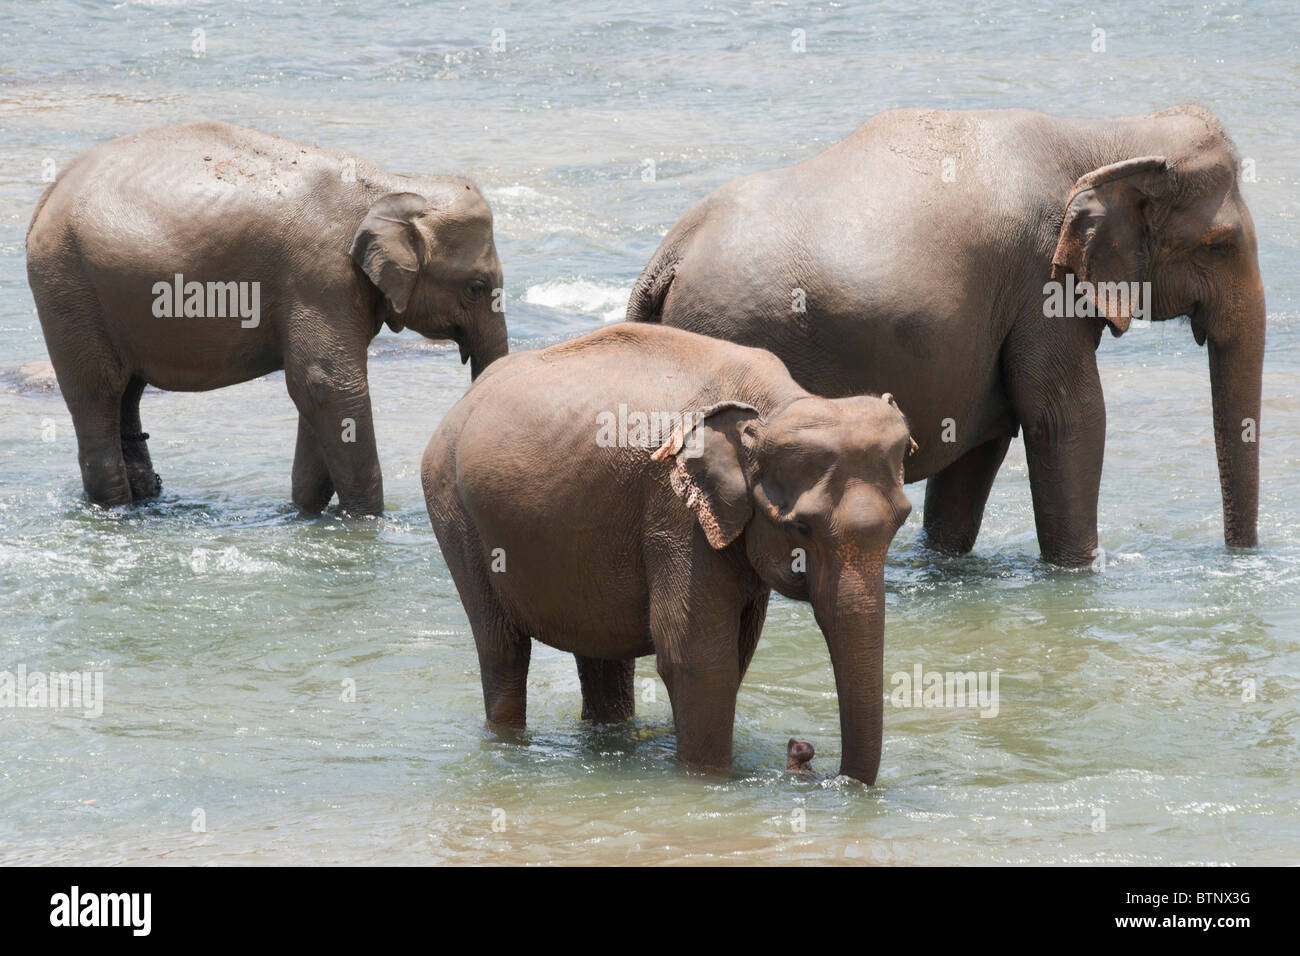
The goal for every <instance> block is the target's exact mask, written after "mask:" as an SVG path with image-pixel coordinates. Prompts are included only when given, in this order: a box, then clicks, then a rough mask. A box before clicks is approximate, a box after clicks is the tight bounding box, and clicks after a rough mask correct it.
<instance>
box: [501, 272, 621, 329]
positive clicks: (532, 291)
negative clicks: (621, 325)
mask: <svg viewBox="0 0 1300 956" xmlns="http://www.w3.org/2000/svg"><path fill="white" fill-rule="evenodd" d="M631 294H632V288H631V287H630V286H621V285H610V284H606V283H603V282H591V281H590V280H587V279H556V280H553V281H551V282H543V283H541V284H539V285H530V286H529V287H528V290H527V291H526V292H525V293H524V301H525V302H527V303H529V304H530V305H543V306H546V307H547V308H549V309H557V310H559V311H567V312H585V313H587V314H589V315H599V316H600V317H601V318H602V319H604V320H605V321H606V322H617V321H619V320H620V319H622V318H623V316H624V315H626V314H627V300H628V297H629V296H630V295H631Z"/></svg>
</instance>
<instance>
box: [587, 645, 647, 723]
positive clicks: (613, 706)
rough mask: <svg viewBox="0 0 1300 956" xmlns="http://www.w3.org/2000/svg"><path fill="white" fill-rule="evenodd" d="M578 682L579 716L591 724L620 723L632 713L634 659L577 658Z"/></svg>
mask: <svg viewBox="0 0 1300 956" xmlns="http://www.w3.org/2000/svg"><path fill="white" fill-rule="evenodd" d="M577 660H578V681H579V683H581V684H582V719H583V720H589V721H591V722H592V723H594V724H620V723H623V722H624V721H628V720H631V719H632V717H633V716H634V714H635V712H636V703H635V699H634V698H635V695H634V690H633V677H634V675H635V673H636V661H632V660H627V661H605V660H600V659H598V658H594V657H578V658H577Z"/></svg>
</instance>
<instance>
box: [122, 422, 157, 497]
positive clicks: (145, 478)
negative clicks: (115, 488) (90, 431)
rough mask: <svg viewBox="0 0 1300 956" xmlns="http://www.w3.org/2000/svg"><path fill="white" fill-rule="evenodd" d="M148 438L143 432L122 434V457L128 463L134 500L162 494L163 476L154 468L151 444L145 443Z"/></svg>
mask: <svg viewBox="0 0 1300 956" xmlns="http://www.w3.org/2000/svg"><path fill="white" fill-rule="evenodd" d="M148 438H149V436H148V435H147V434H145V433H143V432H141V433H140V434H138V435H123V436H122V459H123V461H124V462H125V463H126V478H127V482H128V484H130V486H131V500H132V501H147V500H148V499H150V498H157V497H158V496H159V495H160V494H162V478H161V477H160V476H159V475H158V472H156V471H154V470H153V462H152V460H151V459H150V457H149V446H148V445H146V444H145V442H146V441H147V440H148Z"/></svg>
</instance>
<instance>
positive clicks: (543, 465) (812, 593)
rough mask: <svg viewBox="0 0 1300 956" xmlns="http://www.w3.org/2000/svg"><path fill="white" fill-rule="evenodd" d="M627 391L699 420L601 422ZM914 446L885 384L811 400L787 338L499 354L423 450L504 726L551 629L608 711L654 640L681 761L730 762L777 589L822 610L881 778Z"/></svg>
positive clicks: (647, 408) (628, 697) (550, 639)
mask: <svg viewBox="0 0 1300 956" xmlns="http://www.w3.org/2000/svg"><path fill="white" fill-rule="evenodd" d="M620 405H624V406H626V410H627V414H628V416H629V419H631V415H632V414H633V413H635V412H638V411H643V412H651V411H662V412H666V413H671V414H676V415H681V414H682V413H689V416H688V421H687V422H686V427H677V428H673V429H669V428H661V429H659V431H660V434H658V435H646V434H642V433H638V432H637V431H636V430H635V428H631V429H629V434H628V441H627V442H625V443H624V445H623V447H609V445H610V444H611V443H612V442H611V441H610V440H608V439H606V440H605V441H603V442H602V439H601V433H600V427H601V419H600V416H602V414H606V415H615V414H617V412H618V409H619V406H620ZM663 432H671V433H670V434H663ZM910 446H911V440H910V438H909V435H908V429H907V423H906V421H905V420H904V418H903V416H902V414H901V413H900V412H899V411H898V409H897V407H896V406H894V405H893V404H892V403H891V401H890V400H888V399H887V398H884V399H882V398H876V397H868V396H859V397H852V398H843V399H836V400H830V399H825V398H820V397H817V396H813V395H810V394H809V393H808V392H806V391H804V390H803V389H802V388H800V387H799V386H798V385H796V384H795V382H794V381H793V380H792V379H791V378H790V375H789V373H788V372H787V371H786V370H785V367H784V366H783V365H782V364H781V363H780V361H779V360H777V359H776V358H775V357H774V356H772V355H771V354H770V353H767V352H763V351H760V350H755V349H746V348H741V347H739V346H736V345H733V344H731V343H728V342H722V341H719V340H716V339H708V338H704V337H701V336H697V335H692V334H690V333H687V332H681V331H678V330H675V329H665V328H661V327H657V326H648V325H647V326H637V325H628V324H625V323H624V324H620V325H617V326H611V327H608V328H605V329H601V330H600V331H597V332H594V333H592V334H590V335H586V336H583V337H581V338H578V339H574V340H573V341H570V342H565V343H562V344H560V345H556V346H552V347H551V348H548V349H545V350H543V351H537V352H517V353H515V354H513V355H511V356H509V357H507V358H504V359H502V360H500V361H499V362H497V363H496V364H495V365H493V366H492V367H491V368H490V369H488V370H487V371H486V372H485V373H484V374H483V375H482V376H481V377H480V378H479V379H478V381H477V382H476V383H475V384H474V386H473V387H472V388H471V389H470V390H469V391H468V392H467V393H466V394H465V396H464V397H463V398H462V399H461V400H460V401H459V402H458V403H457V404H456V405H455V406H454V407H453V408H452V409H451V410H450V411H449V412H448V413H447V415H446V416H445V417H444V419H443V421H442V424H441V425H440V426H439V428H438V431H437V433H436V434H435V435H434V436H433V439H432V440H431V441H430V442H429V446H428V448H427V449H426V451H425V453H424V461H423V465H422V477H423V482H424V494H425V501H426V503H427V505H428V509H429V517H430V519H431V520H432V522H433V528H434V531H435V532H436V534H437V537H438V543H439V544H440V545H441V546H442V553H443V556H444V557H445V558H446V561H447V565H448V567H449V568H450V569H451V573H452V577H453V578H454V579H455V581H456V587H457V589H458V591H459V592H460V597H461V601H462V602H463V604H464V606H465V611H466V613H467V615H468V617H469V620H470V624H471V626H472V628H473V631H474V640H475V643H476V644H477V646H478V655H479V664H480V668H481V674H482V681H483V698H484V703H485V706H486V710H487V717H488V721H489V722H490V723H491V724H492V725H494V726H498V727H521V726H523V724H524V718H525V682H526V677H527V673H528V659H529V649H530V646H531V640H532V639H536V640H539V641H541V642H543V643H545V644H548V645H550V646H551V647H555V648H559V649H560V650H563V651H568V652H570V653H572V654H574V655H575V656H576V657H577V659H578V670H579V677H580V678H581V683H582V691H583V715H584V716H585V717H587V718H588V719H590V720H595V721H617V720H626V719H628V718H630V717H631V716H632V703H633V694H632V661H633V660H634V659H635V658H637V657H640V656H644V655H648V654H654V655H655V656H656V662H657V665H658V670H659V674H660V675H661V676H662V678H663V680H664V683H665V685H666V686H667V689H668V694H669V697H670V699H671V703H672V709H673V720H674V723H675V725H676V728H677V751H678V755H679V756H680V758H681V759H682V760H683V761H684V762H685V763H687V764H688V765H690V766H693V767H700V768H705V769H712V770H721V769H725V768H727V767H728V766H729V765H730V762H731V737H732V722H733V719H734V716H735V707H736V694H737V692H738V690H739V688H740V682H741V679H742V678H743V676H744V674H745V669H746V668H747V667H748V666H749V661H750V658H751V656H752V655H753V653H754V647H755V645H756V644H757V642H758V636H759V632H760V631H761V629H762V626H763V619H764V616H765V614H766V611H767V602H768V596H769V594H770V592H771V590H772V589H773V588H775V589H776V590H777V591H779V592H780V593H782V594H784V595H786V596H787V597H789V598H792V599H794V600H799V601H808V602H810V603H811V604H812V607H813V611H814V613H815V616H816V619H817V622H818V624H819V625H820V627H821V629H822V632H823V634H824V635H825V638H826V642H827V646H828V648H829V650H830V656H831V662H832V664H833V667H834V671H835V686H836V690H837V692H838V695H839V707H840V729H841V736H842V747H843V755H844V756H843V763H842V766H841V771H842V772H843V773H845V774H847V775H849V776H853V777H856V778H858V779H859V780H863V781H866V782H868V783H871V782H872V781H874V780H875V777H876V772H877V769H878V766H879V763H880V744H881V719H882V712H883V699H884V691H883V672H882V671H883V664H884V661H883V647H884V613H885V601H884V597H885V595H884V576H883V565H884V560H885V552H886V550H887V549H888V547H889V544H890V542H891V541H892V540H893V537H894V533H895V532H896V531H897V530H898V527H899V526H900V525H901V524H902V522H903V521H904V520H905V519H906V517H907V515H908V513H909V512H910V510H911V506H910V504H909V503H908V500H907V497H906V495H905V494H904V493H903V488H902V475H903V457H904V455H905V454H906V453H907V451H908V450H909V447H910ZM796 556H802V557H799V558H798V559H796Z"/></svg>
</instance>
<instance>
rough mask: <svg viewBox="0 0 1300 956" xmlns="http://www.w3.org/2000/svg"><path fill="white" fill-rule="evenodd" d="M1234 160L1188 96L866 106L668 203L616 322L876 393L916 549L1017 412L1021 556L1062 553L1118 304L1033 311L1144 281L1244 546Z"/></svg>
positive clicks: (1090, 544)
mask: <svg viewBox="0 0 1300 956" xmlns="http://www.w3.org/2000/svg"><path fill="white" fill-rule="evenodd" d="M1236 170H1237V156H1236V153H1235V152H1234V150H1233V146H1232V144H1231V142H1230V141H1229V140H1228V138H1227V136H1226V134H1225V133H1224V132H1223V129H1222V127H1221V126H1220V125H1219V123H1218V122H1217V121H1216V120H1215V118H1214V117H1213V116H1212V115H1211V114H1210V113H1208V112H1207V111H1205V110H1203V109H1200V108H1198V107H1191V106H1184V107H1175V108H1172V109H1169V110H1165V111H1163V112H1160V113H1155V114H1151V115H1148V116H1137V117H1128V118H1124V119H1117V120H1091V119H1089V120H1080V119H1060V118H1056V117H1052V116H1045V115H1043V114H1040V113H1032V112H1027V111H1021V110H1008V111H995V112H948V111H934V110H931V111H918V110H896V111H892V112H887V113H881V114H879V115H877V116H876V117H874V118H873V119H872V120H871V121H869V122H868V123H867V124H866V125H864V126H863V127H862V128H861V129H859V130H858V131H857V132H856V133H854V134H853V135H852V136H850V137H849V138H848V139H847V140H845V141H844V142H842V143H840V144H838V145H837V146H834V147H832V148H831V149H829V150H827V151H826V152H824V153H822V154H820V155H818V156H815V157H813V158H812V159H809V160H807V161H806V162H803V163H800V164H799V165H797V166H792V167H790V168H787V169H779V170H774V171H771V172H766V173H759V174H756V175H752V176H746V177H744V178H741V179H738V180H736V181H734V182H732V183H729V184H728V185H726V186H724V187H722V188H721V189H719V190H717V191H716V192H714V193H713V194H712V195H710V196H708V197H707V198H706V199H704V200H703V201H702V202H700V203H699V204H697V205H696V206H695V207H693V208H692V209H691V210H690V211H688V212H687V213H686V215H685V216H683V217H682V219H681V220H680V221H679V222H678V223H677V224H676V225H675V226H674V227H673V229H672V230H671V231H670V232H669V233H668V235H667V237H666V238H665V239H664V241H663V243H662V244H661V245H660V247H659V249H658V251H657V252H656V253H655V255H654V257H653V259H652V260H651V262H650V264H649V265H648V266H647V267H646V269H645V271H644V272H643V273H642V275H641V278H640V279H639V281H638V282H637V285H636V288H635V290H634V292H633V295H632V298H631V300H630V302H629V305H628V319H629V320H632V321H643V322H662V323H663V324H665V325H670V326H676V327H679V328H684V329H690V330H693V331H696V332H702V333H705V334H708V335H713V336H717V337H719V338H724V339H728V340H731V341H734V342H738V343H742V344H745V345H751V346H760V347H763V348H767V349H770V350H772V351H773V352H775V353H776V354H777V355H778V356H780V357H781V358H782V359H783V360H784V361H785V363H786V365H787V366H788V367H789V369H790V372H791V374H792V375H793V376H794V378H795V380H796V381H798V382H799V384H801V385H803V386H804V387H805V388H807V389H809V390H810V391H812V392H815V393H817V394H820V395H826V396H831V397H834V396H841V395H852V394H859V393H864V392H883V391H889V392H892V393H893V394H894V395H895V396H896V397H897V399H898V401H899V404H900V406H901V408H902V409H903V411H904V412H905V413H906V414H907V416H908V419H909V421H910V422H911V425H912V429H913V432H914V434H915V436H916V440H917V442H918V444H919V445H920V450H919V452H918V453H917V454H916V455H914V456H913V457H911V458H909V459H908V461H907V470H906V479H907V481H909V482H912V481H920V480H922V479H929V485H928V487H927V490H926V500H925V533H926V534H925V537H926V540H927V541H928V542H929V544H930V545H931V546H933V547H934V548H936V549H939V550H943V551H948V552H954V553H962V552H966V551H968V550H970V548H971V547H972V546H973V545H974V543H975V538H976V535H977V533H978V532H979V527H980V522H981V520H982V518H983V514H984V505H985V502H986V501H987V498H988V494H989V490H990V488H991V486H992V484H993V479H994V476H995V475H996V473H997V470H998V468H999V466H1000V465H1001V463H1002V459H1003V456H1004V455H1005V454H1006V450H1007V446H1008V444H1009V442H1010V440H1011V439H1012V438H1013V437H1015V436H1016V435H1017V434H1018V433H1019V431H1020V429H1021V428H1023V429H1024V439H1025V453H1026V457H1027V459H1028V464H1029V481H1030V488H1031V492H1032V494H1033V504H1034V516H1035V522H1036V525H1037V531H1038V541H1039V546H1040V549H1041V552H1042V555H1043V557H1044V558H1045V559H1046V560H1048V561H1051V562H1053V563H1056V564H1060V565H1066V566H1079V565H1083V564H1087V563H1089V562H1090V561H1092V560H1093V557H1094V555H1095V553H1096V552H1095V549H1096V547H1097V496H1098V488H1099V485H1100V480H1101V468H1102V455H1103V450H1104V444H1105V433H1106V409H1105V403H1104V401H1103V397H1102V392H1101V383H1100V379H1099V376H1098V373H1097V362H1096V356H1095V352H1096V349H1097V346H1098V343H1099V341H1100V339H1101V335H1102V332H1103V331H1104V330H1105V329H1106V328H1107V327H1109V328H1110V330H1111V332H1112V334H1114V335H1120V334H1123V333H1124V332H1125V331H1126V330H1127V329H1128V328H1129V326H1130V320H1131V318H1132V316H1131V314H1130V313H1131V312H1132V311H1133V309H1132V305H1131V304H1130V306H1129V308H1128V310H1127V311H1126V310H1125V308H1124V303H1123V300H1119V301H1118V302H1115V301H1110V300H1109V299H1107V300H1106V301H1104V302H1103V303H1102V306H1103V308H1104V312H1105V314H1103V315H1100V316H1099V317H1079V318H1047V317H1045V313H1044V302H1045V298H1046V296H1045V292H1044V285H1045V283H1047V282H1049V281H1051V280H1057V281H1061V282H1062V283H1064V282H1065V280H1066V277H1067V275H1070V274H1073V275H1074V277H1075V279H1076V280H1077V281H1078V282H1083V281H1087V282H1090V283H1098V282H1125V283H1128V282H1150V283H1151V284H1152V285H1151V291H1152V299H1153V301H1152V303H1151V311H1150V313H1149V314H1148V316H1147V318H1149V319H1151V320H1155V321H1162V320H1165V319H1169V318H1172V317H1176V316H1180V315H1185V316H1188V317H1189V318H1190V320H1191V331H1192V334H1193V336H1194V337H1195V339H1196V342H1197V343H1198V344H1206V343H1207V342H1208V345H1209V349H1208V351H1209V362H1210V385H1211V390H1212V400H1213V408H1214V434H1215V443H1216V448H1217V452H1218V464H1219V477H1220V484H1221V491H1222V498H1223V517H1224V538H1225V540H1226V542H1227V544H1228V545H1230V546H1238V547H1249V546H1253V545H1255V543H1256V511H1257V502H1258V494H1259V444H1258V427H1259V410H1260V373H1261V367H1262V361H1263V354H1264V315H1265V310H1264V291H1263V285H1262V283H1261V280H1260V273H1259V264H1258V261H1257V256H1256V242H1255V228H1254V225H1253V223H1252V221H1251V217H1250V213H1249V212H1248V211H1247V209H1246V205H1245V203H1244V202H1243V200H1242V197H1241V193H1240V192H1239V190H1238V186H1237V178H1236ZM801 294H802V296H804V297H805V299H806V302H804V303H799V301H798V299H799V296H800V295H801ZM1090 301H1091V302H1092V304H1093V306H1097V304H1098V303H1097V301H1096V298H1095V297H1094V298H1093V299H1092V300H1090ZM799 304H804V306H805V309H806V311H803V312H800V311H797V310H796V306H797V305H799ZM1247 420H1249V421H1247ZM945 432H946V434H945Z"/></svg>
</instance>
